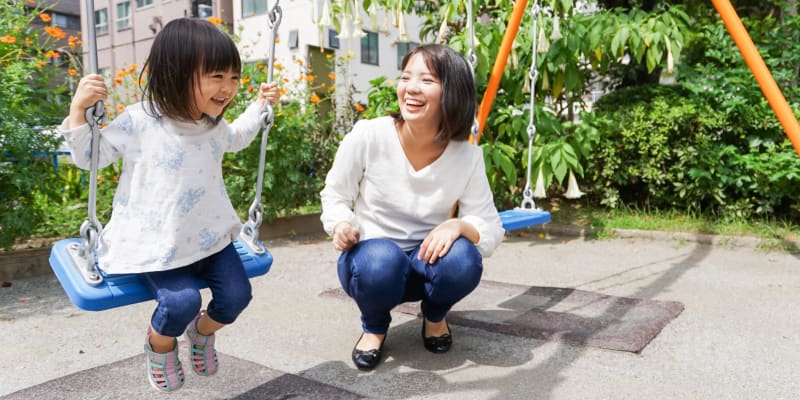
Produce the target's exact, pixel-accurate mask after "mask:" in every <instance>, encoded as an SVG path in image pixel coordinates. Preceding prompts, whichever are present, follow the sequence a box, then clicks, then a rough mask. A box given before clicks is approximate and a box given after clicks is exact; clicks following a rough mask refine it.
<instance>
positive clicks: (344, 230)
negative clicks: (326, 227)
mask: <svg viewBox="0 0 800 400" xmlns="http://www.w3.org/2000/svg"><path fill="white" fill-rule="evenodd" d="M360 236H361V234H360V233H359V232H358V228H355V227H353V226H352V225H350V223H349V222H340V223H338V224H336V226H334V227H333V248H334V249H336V250H337V251H347V250H350V248H351V247H353V246H355V245H356V243H358V240H359V237H360Z"/></svg>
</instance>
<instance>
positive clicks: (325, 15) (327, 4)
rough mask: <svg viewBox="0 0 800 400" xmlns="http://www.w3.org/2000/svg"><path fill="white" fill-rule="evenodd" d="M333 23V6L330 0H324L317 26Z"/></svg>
mask: <svg viewBox="0 0 800 400" xmlns="http://www.w3.org/2000/svg"><path fill="white" fill-rule="evenodd" d="M332 25H333V6H332V5H331V0H324V1H323V3H322V14H321V15H320V19H319V26H320V27H323V28H324V27H326V26H332Z"/></svg>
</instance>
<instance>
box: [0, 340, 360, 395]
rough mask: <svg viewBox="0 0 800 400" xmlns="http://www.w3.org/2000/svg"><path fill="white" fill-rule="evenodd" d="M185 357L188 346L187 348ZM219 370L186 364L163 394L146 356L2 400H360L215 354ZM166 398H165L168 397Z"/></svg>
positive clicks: (33, 388)
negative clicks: (176, 383) (199, 371)
mask: <svg viewBox="0 0 800 400" xmlns="http://www.w3.org/2000/svg"><path fill="white" fill-rule="evenodd" d="M183 346H184V348H182V349H181V353H182V354H183V355H186V354H188V352H187V351H184V350H188V347H186V345H185V344H184V345H183ZM217 355H218V357H219V362H220V369H219V372H217V374H216V375H214V376H211V377H200V376H197V375H195V374H194V373H193V372H192V371H191V369H190V368H191V367H190V366H189V365H188V364H187V363H184V371H185V375H186V382H185V384H184V386H183V387H182V388H181V389H179V390H177V391H175V392H172V393H169V394H162V393H160V392H158V391H157V390H156V389H153V388H152V387H151V386H150V384H149V383H148V382H147V376H146V374H145V366H144V354H142V355H137V356H135V357H131V358H127V359H124V360H121V361H117V362H114V363H111V364H108V365H103V366H99V367H96V368H92V369H88V370H85V371H81V372H77V373H74V374H71V375H67V376H64V377H61V378H57V379H54V380H51V381H49V382H45V383H43V384H40V385H36V386H33V387H30V388H27V389H23V390H21V391H18V392H14V393H11V394H9V395H6V396H3V397H0V399H2V400H30V399H48V400H93V399H97V400H100V399H103V400H110V399H120V400H122V399H125V400H130V399H159V400H163V399H166V398H169V399H170V400H176V399H236V400H263V399H319V400H328V399H333V400H339V399H341V400H350V399H362V398H364V397H361V396H359V395H357V394H355V393H352V392H349V391H346V390H344V389H340V388H337V387H334V386H331V385H327V384H324V383H320V382H317V381H313V380H310V379H306V378H303V377H301V376H297V375H293V374H287V373H284V372H281V371H276V370H273V369H270V368H267V367H264V366H262V365H259V364H256V363H253V362H250V361H245V360H242V359H239V358H236V357H232V356H228V355H225V354H222V353H217ZM165 396H167V397H165Z"/></svg>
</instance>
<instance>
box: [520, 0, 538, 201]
mask: <svg viewBox="0 0 800 400" xmlns="http://www.w3.org/2000/svg"><path fill="white" fill-rule="evenodd" d="M531 9H532V11H533V30H532V31H531V32H532V34H531V69H530V70H529V71H528V77H529V78H530V80H531V98H530V103H529V104H530V108H531V110H530V119H529V120H528V168H527V174H526V179H525V190H523V191H522V203H520V208H523V209H524V208H529V209H532V210H533V209H536V204H534V202H533V190H531V164H532V162H533V139H534V138H535V137H536V125H535V124H534V122H533V117H534V114H536V104H535V98H536V77H537V71H536V47H537V46H536V40H537V37H536V34H537V30H538V25H539V14H540V13H541V9H540V8H539V2H538V1H534V2H533V5H532V7H531Z"/></svg>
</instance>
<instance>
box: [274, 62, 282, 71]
mask: <svg viewBox="0 0 800 400" xmlns="http://www.w3.org/2000/svg"><path fill="white" fill-rule="evenodd" d="M272 68H274V69H277V70H278V71H280V70H282V69H283V65H281V64H279V63H273V64H272Z"/></svg>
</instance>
